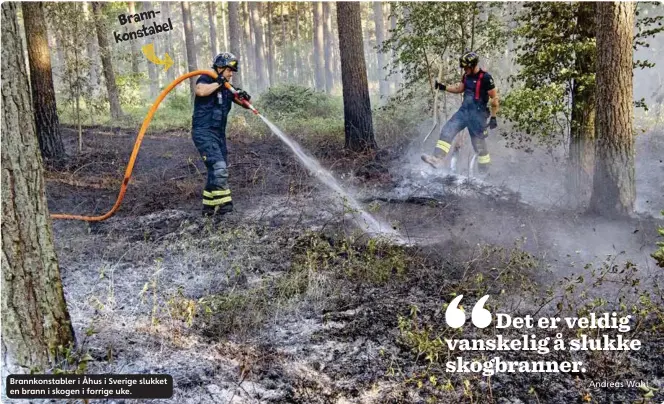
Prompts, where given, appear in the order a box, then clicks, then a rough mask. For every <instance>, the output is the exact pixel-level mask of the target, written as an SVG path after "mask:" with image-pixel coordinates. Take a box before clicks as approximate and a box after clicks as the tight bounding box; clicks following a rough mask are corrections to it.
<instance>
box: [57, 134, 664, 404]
mask: <svg viewBox="0 0 664 404" xmlns="http://www.w3.org/2000/svg"><path fill="white" fill-rule="evenodd" d="M64 135H65V141H66V147H67V150H68V151H69V153H70V155H71V156H73V157H72V158H71V159H70V161H69V163H68V165H67V167H65V168H62V169H61V170H58V171H48V172H47V173H46V176H47V199H48V203H49V209H50V211H51V212H52V213H56V212H57V213H77V214H101V213H103V212H105V211H107V210H108V209H110V207H111V206H112V205H113V203H114V201H115V198H116V196H117V192H118V189H119V186H120V182H121V178H122V174H123V173H124V168H125V164H126V161H127V159H128V156H129V154H130V151H131V148H132V146H133V143H134V139H135V133H130V132H123V131H120V132H117V131H111V130H110V129H107V128H89V129H86V130H85V134H84V148H83V151H82V153H76V150H75V148H76V141H77V139H76V132H75V131H74V130H71V129H66V128H65V132H64ZM639 142H640V143H639V147H640V148H641V149H643V150H644V154H640V156H641V157H640V159H641V160H639V161H637V164H638V166H637V176H638V175H639V173H642V172H643V170H646V172H649V173H650V174H649V175H648V176H647V177H640V178H641V179H640V180H639V181H641V182H640V183H638V184H637V187H640V188H642V189H643V191H642V193H641V195H642V196H641V199H640V200H639V205H638V206H640V207H641V209H640V210H641V213H640V214H639V215H635V216H634V217H632V218H629V219H622V220H612V221H609V220H606V219H602V218H599V217H595V216H592V215H588V214H584V213H579V212H575V211H573V210H569V209H565V208H564V207H562V205H561V204H562V203H563V202H561V201H560V198H559V197H558V195H560V194H561V192H560V186H559V182H556V178H560V173H559V172H558V171H556V170H558V165H557V163H556V162H555V161H553V160H551V161H548V160H545V159H543V158H542V157H541V156H529V157H523V156H521V155H520V154H516V153H512V152H508V151H505V150H506V149H504V148H503V149H502V150H503V151H501V149H500V148H498V147H497V146H496V147H494V149H495V152H494V151H493V150H492V157H493V161H494V162H495V163H494V168H493V170H494V174H492V176H491V177H489V178H488V179H487V180H486V181H487V182H486V183H481V182H476V181H470V182H467V181H463V178H462V177H458V178H451V177H446V176H443V175H441V174H437V173H434V172H432V171H431V170H430V169H428V168H425V167H423V166H422V164H419V163H418V162H417V158H410V157H408V156H413V155H416V154H417V153H416V152H415V151H411V152H408V151H407V150H405V149H398V148H393V149H389V150H385V151H383V152H381V153H379V154H378V156H376V158H371V157H366V156H365V157H359V156H354V155H351V154H348V153H346V152H344V151H341V150H340V147H339V145H336V144H332V143H329V144H318V145H307V147H308V148H310V150H315V156H316V157H318V158H319V159H320V160H321V163H322V164H323V166H325V167H328V168H330V169H331V170H332V171H333V172H334V173H335V175H336V176H337V177H338V178H340V179H341V181H342V182H343V183H344V184H345V185H346V186H348V187H349V188H351V189H353V190H354V191H355V192H356V194H357V195H358V198H360V199H361V200H362V202H364V203H365V205H366V206H367V207H368V209H369V210H370V211H371V212H372V214H374V215H376V216H377V217H378V218H380V219H381V220H383V221H384V222H387V223H390V224H391V225H392V226H393V227H395V228H396V229H397V230H398V231H399V232H400V234H402V235H403V236H404V238H406V239H407V242H408V243H407V244H406V245H390V244H389V243H387V242H383V241H378V242H376V241H375V240H371V239H369V238H368V237H367V236H366V235H363V234H362V233H361V232H359V231H358V230H357V227H356V226H355V225H354V223H353V221H352V219H351V218H350V216H349V215H348V214H346V215H344V212H343V207H342V206H339V204H338V203H337V202H336V201H335V199H334V197H333V195H331V194H330V193H329V192H328V190H327V189H326V188H325V187H324V186H323V185H321V184H319V183H318V182H317V181H316V179H315V178H314V177H312V176H310V175H308V174H307V172H306V171H305V170H304V169H303V168H302V167H300V166H299V165H298V163H297V161H296V160H295V159H294V157H293V156H292V155H291V154H290V152H289V150H288V149H287V148H286V147H285V146H283V145H282V144H281V143H280V142H279V141H278V139H276V138H275V137H266V138H262V139H258V138H243V139H240V138H231V139H230V145H229V158H230V168H229V170H230V174H231V178H230V183H231V189H232V192H233V199H234V204H235V207H236V211H235V212H234V213H232V214H229V215H227V216H225V217H224V218H223V219H222V220H221V221H217V222H215V221H213V220H210V219H204V218H202V217H201V215H200V208H201V206H200V199H201V198H200V194H201V189H202V186H203V183H204V175H205V168H204V166H203V165H202V163H201V162H200V161H199V160H200V159H199V156H198V154H197V152H196V150H195V148H194V146H193V144H192V142H191V140H190V137H189V134H188V133H186V132H178V131H172V132H164V133H158V134H151V135H149V136H147V137H146V139H145V140H144V142H143V146H142V149H141V152H140V154H139V159H138V162H137V165H136V167H135V170H134V176H133V178H132V182H131V183H130V185H129V189H128V192H127V196H126V198H125V200H124V203H123V205H122V207H121V208H120V211H119V212H118V213H117V214H116V215H115V216H114V217H112V218H111V219H109V220H107V221H105V222H102V223H97V224H88V223H84V222H76V221H55V222H54V238H55V243H56V247H57V252H58V258H59V261H60V268H61V273H62V278H63V284H64V291H65V295H66V299H67V303H68V306H69V311H70V314H71V317H72V321H73V324H74V327H75V331H76V334H77V338H78V343H79V346H80V352H79V353H78V355H83V354H89V355H90V356H91V357H92V358H93V359H92V360H91V361H88V362H87V368H86V371H87V372H89V373H167V374H170V375H172V376H173V378H174V380H175V392H174V395H173V398H172V399H170V400H138V401H134V400H131V401H129V400H127V401H126V402H127V403H129V402H131V403H133V402H152V401H154V402H155V403H156V402H160V403H161V402H172V403H225V404H226V403H236V404H239V403H420V402H421V403H424V402H436V403H513V404H516V403H531V402H532V403H582V402H597V403H612V402H634V401H636V400H645V399H650V400H653V401H652V402H657V403H659V402H661V401H662V400H664V360H663V359H662V358H664V331H663V326H662V324H663V322H664V292H662V290H660V289H659V285H660V283H661V281H662V278H663V277H662V271H661V269H658V268H656V267H655V265H654V261H653V260H652V259H650V257H649V254H650V253H651V252H652V251H653V250H654V248H655V243H656V241H657V230H656V229H657V226H658V225H660V226H661V225H662V220H660V219H657V218H656V217H659V216H656V211H657V208H656V207H657V206H664V195H662V192H661V188H660V186H661V184H662V183H663V182H664V181H663V179H664V166H663V165H662V162H661V160H659V159H661V157H658V156H662V155H664V143H662V141H661V136H659V140H658V139H657V138H656V137H655V136H654V135H653V137H652V138H643V139H641V140H640V141H639ZM519 156H521V157H519ZM653 184H654V186H653ZM657 184H660V185H657ZM646 185H648V186H646ZM579 276H581V277H582V278H579ZM458 294H463V295H464V300H463V301H462V304H463V305H464V307H466V311H467V312H469V311H470V307H472V304H474V302H476V301H477V299H479V298H480V297H481V296H483V295H485V294H489V295H490V296H491V297H490V299H489V301H488V304H489V305H490V310H491V311H492V312H493V313H496V312H498V313H507V314H509V315H511V316H518V315H522V316H523V315H526V314H531V315H533V316H534V317H535V318H539V317H545V316H551V317H555V316H559V317H568V316H583V315H588V313H590V312H594V313H597V314H598V315H599V314H601V313H605V312H612V311H616V312H619V313H621V314H631V315H633V316H637V315H638V316H637V317H636V318H637V319H638V320H635V321H633V322H632V323H631V325H632V329H631V330H630V331H629V332H626V333H623V335H624V337H625V338H630V339H631V338H636V339H639V340H640V341H641V343H642V348H641V349H640V350H638V351H628V352H615V351H596V352H569V351H561V352H551V353H549V354H546V355H538V354H535V353H534V352H532V351H506V352H505V351H504V352H482V351H467V352H462V351H450V350H449V349H448V347H447V344H446V343H445V342H444V339H446V338H489V337H491V338H493V334H494V333H495V332H496V329H494V328H493V327H489V328H487V329H484V330H480V329H477V328H475V327H472V326H468V327H463V328H462V329H460V330H457V331H454V330H452V329H450V328H449V327H447V326H445V325H444V314H445V307H446V304H447V303H449V301H451V300H452V298H453V297H454V296H456V295H458ZM621 304H622V305H621ZM636 310H638V313H637V312H636ZM500 331H501V332H502V334H503V336H504V337H506V338H521V336H522V335H523V334H528V335H531V334H534V335H536V338H544V337H550V338H554V337H555V336H556V331H558V330H540V329H530V330H523V329H515V328H509V329H504V330H500ZM577 331H578V330H577V329H574V330H568V331H560V332H563V333H564V336H563V338H564V339H565V340H567V341H568V340H569V339H570V338H575V335H576V333H577ZM589 334H592V335H593V336H596V335H602V334H607V335H612V336H614V335H615V334H616V330H606V331H598V330H592V331H591V332H590V331H589ZM457 356H461V357H463V358H464V359H467V360H474V359H478V360H488V359H489V358H493V357H494V356H499V357H500V358H501V359H502V360H505V361H517V360H520V361H526V360H555V361H562V360H570V361H572V360H579V361H583V363H584V367H585V368H586V372H584V373H548V374H543V373H498V374H496V375H493V376H490V377H489V376H485V375H483V374H482V373H448V372H446V363H447V362H448V361H455V360H456V357H457ZM73 362H74V363H76V360H74V361H73ZM629 380H634V381H644V382H647V383H648V386H649V387H647V388H645V390H644V389H639V388H636V387H623V388H605V387H595V386H594V385H593V383H597V382H602V381H608V382H611V381H629ZM656 389H657V390H656ZM99 402H115V403H121V402H124V401H123V400H107V401H99Z"/></svg>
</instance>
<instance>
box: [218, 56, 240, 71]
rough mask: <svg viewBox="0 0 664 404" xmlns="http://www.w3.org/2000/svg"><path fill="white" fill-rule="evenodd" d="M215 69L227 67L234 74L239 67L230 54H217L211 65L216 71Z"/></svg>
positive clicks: (235, 59)
mask: <svg viewBox="0 0 664 404" xmlns="http://www.w3.org/2000/svg"><path fill="white" fill-rule="evenodd" d="M217 67H220V68H222V69H223V68H226V67H228V68H229V69H231V70H233V71H234V72H236V71H237V70H238V68H239V67H240V66H239V63H238V60H237V58H236V57H235V55H233V54H232V53H230V52H223V53H220V54H218V55H217V56H216V57H215V58H214V62H213V63H212V68H213V69H216V68H217Z"/></svg>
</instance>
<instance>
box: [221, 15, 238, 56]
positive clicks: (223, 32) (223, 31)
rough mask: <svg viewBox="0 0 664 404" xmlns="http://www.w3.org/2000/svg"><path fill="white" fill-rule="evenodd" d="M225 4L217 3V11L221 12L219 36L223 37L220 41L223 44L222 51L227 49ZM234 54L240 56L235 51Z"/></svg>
mask: <svg viewBox="0 0 664 404" xmlns="http://www.w3.org/2000/svg"><path fill="white" fill-rule="evenodd" d="M226 4H227V3H221V4H219V11H220V14H221V36H222V37H223V41H222V42H221V43H222V44H223V45H224V52H226V49H228V46H229V44H228V32H227V31H226V27H227V26H228V24H227V23H226ZM235 56H240V54H239V53H235Z"/></svg>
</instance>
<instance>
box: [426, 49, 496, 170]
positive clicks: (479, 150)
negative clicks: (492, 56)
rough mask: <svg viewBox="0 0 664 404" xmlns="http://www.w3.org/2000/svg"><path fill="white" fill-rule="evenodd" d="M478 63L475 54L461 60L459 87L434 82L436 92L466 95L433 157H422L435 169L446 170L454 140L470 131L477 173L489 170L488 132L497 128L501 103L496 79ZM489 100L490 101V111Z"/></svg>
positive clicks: (467, 54) (446, 127) (445, 129)
mask: <svg viewBox="0 0 664 404" xmlns="http://www.w3.org/2000/svg"><path fill="white" fill-rule="evenodd" d="M479 60H480V58H479V56H478V55H477V54H476V53H475V52H467V53H465V54H464V55H463V56H461V58H459V64H460V67H461V68H463V71H464V74H463V78H462V79H461V82H460V83H456V84H452V85H449V86H447V85H445V84H442V83H439V82H438V81H437V80H436V82H435V85H436V89H437V90H441V91H448V92H450V93H455V94H459V93H463V102H462V104H461V107H460V108H459V110H458V111H457V112H456V113H455V114H454V115H452V117H451V118H450V120H449V121H447V123H445V125H444V126H443V128H442V129H441V130H440V140H438V143H437V144H436V148H435V151H434V154H433V155H428V154H424V155H422V160H424V162H426V163H428V164H430V165H431V166H433V167H434V168H441V167H443V166H444V164H445V156H446V155H447V154H448V153H449V152H450V147H451V146H452V142H453V140H454V138H455V137H456V135H457V134H458V133H459V132H461V131H462V130H463V129H465V128H468V132H469V133H470V141H471V142H472V144H473V149H474V150H475V153H476V154H477V156H478V157H477V163H478V171H479V172H480V173H486V172H488V170H489V164H490V163H491V157H490V156H489V150H488V149H487V147H486V137H487V136H488V134H489V131H488V128H491V129H495V128H496V127H497V126H498V123H497V121H496V113H498V107H499V100H498V91H497V90H496V86H495V84H494V82H493V78H492V77H491V74H489V72H486V71H484V70H482V69H480V68H479V66H478V65H477V64H478V62H479ZM489 99H491V109H490V110H489V108H488V104H489ZM487 121H488V122H487Z"/></svg>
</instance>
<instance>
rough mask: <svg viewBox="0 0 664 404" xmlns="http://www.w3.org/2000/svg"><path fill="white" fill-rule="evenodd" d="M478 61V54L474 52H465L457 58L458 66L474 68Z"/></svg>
mask: <svg viewBox="0 0 664 404" xmlns="http://www.w3.org/2000/svg"><path fill="white" fill-rule="evenodd" d="M479 61H480V56H479V55H478V54H477V53H475V52H466V53H464V54H463V55H462V56H461V57H460V58H459V66H460V67H470V68H471V69H474V68H475V66H477V63H479Z"/></svg>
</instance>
